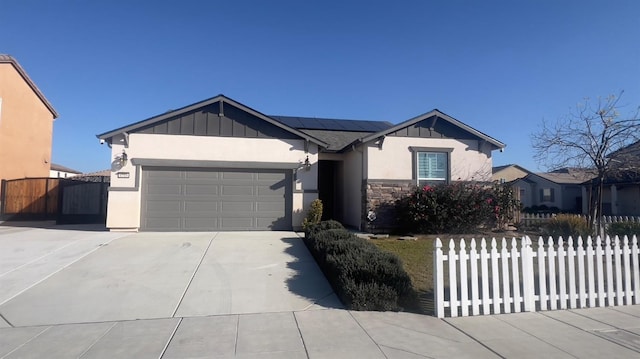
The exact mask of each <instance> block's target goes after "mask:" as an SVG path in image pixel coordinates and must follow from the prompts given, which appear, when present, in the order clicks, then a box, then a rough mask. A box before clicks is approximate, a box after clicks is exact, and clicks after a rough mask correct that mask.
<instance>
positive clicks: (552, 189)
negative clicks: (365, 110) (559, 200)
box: [550, 188, 555, 202]
mask: <svg viewBox="0 0 640 359" xmlns="http://www.w3.org/2000/svg"><path fill="white" fill-rule="evenodd" d="M550 190H551V196H550V197H551V198H550V201H551V202H555V196H554V194H555V193H554V192H555V188H551V189H550Z"/></svg>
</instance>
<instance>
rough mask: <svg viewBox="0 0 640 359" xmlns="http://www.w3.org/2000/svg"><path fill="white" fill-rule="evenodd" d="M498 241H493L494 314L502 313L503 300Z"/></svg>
mask: <svg viewBox="0 0 640 359" xmlns="http://www.w3.org/2000/svg"><path fill="white" fill-rule="evenodd" d="M496 247H497V243H496V239H495V238H493V239H491V256H490V260H491V283H492V286H491V289H492V293H493V313H494V314H497V313H501V311H500V303H501V301H502V299H501V298H500V271H499V270H498V258H499V257H498V248H496Z"/></svg>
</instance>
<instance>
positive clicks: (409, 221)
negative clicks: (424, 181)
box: [396, 182, 520, 233]
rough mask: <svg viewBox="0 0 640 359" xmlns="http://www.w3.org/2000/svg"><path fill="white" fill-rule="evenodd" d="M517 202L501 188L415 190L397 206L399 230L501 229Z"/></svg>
mask: <svg viewBox="0 0 640 359" xmlns="http://www.w3.org/2000/svg"><path fill="white" fill-rule="evenodd" d="M519 206H520V204H519V202H518V201H517V200H516V199H515V198H514V195H513V191H512V189H511V188H510V187H507V186H506V185H504V184H497V183H496V184H495V185H494V186H493V187H487V186H480V185H477V184H471V183H463V182H457V183H453V184H443V185H437V186H424V187H421V188H416V189H415V190H414V191H413V192H412V193H411V194H410V195H409V196H408V197H406V198H402V199H401V200H399V201H398V202H397V205H396V210H397V213H398V221H399V223H400V225H401V227H402V228H403V229H404V230H405V231H408V232H417V233H469V232H472V231H474V230H476V229H477V228H478V227H482V226H496V225H497V226H499V227H503V226H504V225H505V224H506V223H507V222H508V221H510V220H512V219H513V218H512V215H513V213H514V211H515V210H517V209H519Z"/></svg>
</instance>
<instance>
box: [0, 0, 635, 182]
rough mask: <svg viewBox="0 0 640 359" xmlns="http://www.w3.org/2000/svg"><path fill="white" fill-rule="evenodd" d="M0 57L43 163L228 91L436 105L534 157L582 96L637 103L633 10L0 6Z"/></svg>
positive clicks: (73, 163)
mask: <svg viewBox="0 0 640 359" xmlns="http://www.w3.org/2000/svg"><path fill="white" fill-rule="evenodd" d="M0 24H1V27H2V31H0V53H5V54H10V55H12V56H14V57H15V58H16V59H17V60H18V61H19V62H20V64H21V65H22V66H23V67H24V68H25V70H26V71H27V73H28V74H29V76H30V77H31V78H32V79H33V80H34V82H35V83H36V84H37V85H38V87H39V88H40V89H41V90H42V91H43V92H44V94H45V96H46V97H47V98H48V99H49V101H50V102H51V103H52V104H53V106H54V107H55V108H56V110H57V111H58V113H59V114H60V117H59V118H58V119H57V120H56V121H55V124H54V139H53V158H52V160H53V162H55V163H58V164H62V165H65V166H67V167H71V168H75V169H78V170H81V171H84V172H90V171H97V170H101V169H106V168H108V167H109V163H110V151H109V149H108V148H107V146H106V145H103V146H101V145H100V144H99V141H98V140H97V139H96V137H95V135H96V134H99V133H103V132H106V131H109V130H112V129H115V128H117V127H120V126H123V125H127V124H129V123H133V122H137V121H140V120H142V119H145V118H148V117H151V116H154V115H157V114H160V113H163V112H165V111H167V110H169V109H176V108H179V107H183V106H185V105H188V104H191V103H194V102H198V101H200V100H204V99H207V98H210V97H213V96H215V95H217V94H220V93H222V94H225V95H227V96H229V97H231V98H233V99H235V100H237V101H239V102H241V103H244V104H245V105H248V106H250V107H252V108H254V109H256V110H258V111H261V112H263V113H265V114H273V115H293V116H295V115H298V116H316V117H330V118H331V117H333V118H347V119H366V120H386V121H390V122H392V123H398V122H401V121H404V120H407V119H409V118H411V117H414V116H417V115H419V114H422V113H425V112H428V111H430V110H432V109H434V108H437V109H439V110H441V111H442V112H445V113H447V114H448V115H451V116H453V117H454V118H456V119H458V120H460V121H462V122H464V123H466V124H468V125H470V126H472V127H474V128H476V129H478V130H480V131H482V132H484V133H486V134H488V135H490V136H492V137H494V138H496V139H498V140H500V141H502V142H504V143H506V144H507V148H506V149H505V152H504V153H498V152H495V153H494V158H493V160H494V165H502V164H508V163H517V164H519V165H521V166H523V167H525V168H528V169H530V170H533V171H538V170H544V168H540V167H539V166H538V164H536V163H535V162H534V160H533V155H532V152H531V141H530V135H531V133H533V132H535V131H537V130H538V129H539V126H540V123H541V121H542V120H543V119H546V120H550V121H554V120H556V119H558V118H561V117H562V116H565V115H567V114H568V113H570V112H571V110H572V109H573V108H574V107H575V106H576V104H577V103H579V102H581V101H582V100H583V99H584V98H585V97H590V98H597V97H598V96H601V97H604V96H607V95H609V94H617V93H619V92H620V91H621V90H624V91H625V92H624V95H623V99H622V101H621V103H622V104H625V105H626V106H627V107H625V108H623V113H624V110H625V109H628V110H629V111H631V110H633V108H635V107H637V106H638V105H640V26H639V24H640V1H637V0H607V1H589V0H578V1H574V0H540V1H516V0H514V1H491V0H487V1H455V0H454V1H444V0H442V1H397V2H391V1H329V0H323V1H299V0H298V1H278V0H274V1H259V0H255V1H224V2H222V1H188V0H184V1H124V0H109V1H107V0H102V1H98V0H96V1H82V0H51V1H41V0H0Z"/></svg>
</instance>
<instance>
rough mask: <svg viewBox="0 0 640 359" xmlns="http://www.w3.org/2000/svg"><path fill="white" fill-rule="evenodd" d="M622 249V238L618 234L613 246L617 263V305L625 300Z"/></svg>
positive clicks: (614, 259)
mask: <svg viewBox="0 0 640 359" xmlns="http://www.w3.org/2000/svg"><path fill="white" fill-rule="evenodd" d="M621 256H622V251H621V250H620V239H619V238H618V236H616V237H615V244H614V246H613V261H614V263H615V264H616V265H615V269H616V288H615V291H616V305H623V304H624V302H623V301H622V299H623V298H622V296H623V292H622V265H621V264H622V260H621V259H622V258H621Z"/></svg>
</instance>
